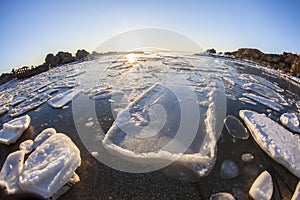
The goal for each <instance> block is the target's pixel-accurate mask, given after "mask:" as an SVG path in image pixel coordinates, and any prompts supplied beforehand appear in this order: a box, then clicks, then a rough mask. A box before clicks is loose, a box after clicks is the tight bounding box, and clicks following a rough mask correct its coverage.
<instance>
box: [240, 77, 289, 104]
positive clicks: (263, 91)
mask: <svg viewBox="0 0 300 200" xmlns="http://www.w3.org/2000/svg"><path fill="white" fill-rule="evenodd" d="M243 88H244V89H246V90H250V91H252V92H255V93H257V94H259V95H261V96H264V97H266V98H268V99H271V100H274V101H275V102H277V103H280V104H281V105H284V106H287V105H289V104H288V102H287V101H286V100H285V99H284V98H283V97H282V96H281V95H280V94H278V93H277V92H276V91H274V90H272V89H270V88H268V87H266V86H263V85H261V84H258V83H246V84H244V85H243Z"/></svg>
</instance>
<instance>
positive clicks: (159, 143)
mask: <svg viewBox="0 0 300 200" xmlns="http://www.w3.org/2000/svg"><path fill="white" fill-rule="evenodd" d="M173 89H175V90H178V91H180V92H181V93H182V94H185V93H186V87H185V86H173ZM191 92H192V90H191ZM218 95H220V94H218V92H217V91H216V89H213V88H207V92H206V95H205V96H207V97H205V98H206V100H207V101H209V106H208V107H207V108H205V109H204V108H203V109H204V110H203V116H201V119H202V120H200V122H198V121H197V122H193V123H197V126H196V127H198V128H199V130H197V128H196V129H195V130H192V129H191V130H189V131H187V130H188V129H189V128H190V125H189V127H186V130H185V131H184V133H185V134H186V133H189V134H193V132H194V131H196V132H194V133H195V134H196V136H195V137H196V138H195V140H192V141H191V143H192V144H191V146H190V147H189V146H187V147H189V148H188V150H187V153H186V154H182V153H181V152H180V151H181V150H180V149H181V148H183V147H182V146H183V144H181V141H180V140H178V139H176V138H174V137H175V136H176V132H177V128H178V127H177V126H174V124H180V123H179V122H178V120H187V119H180V110H179V109H180V107H181V106H185V109H186V110H185V112H188V113H189V114H188V115H189V117H191V116H193V110H195V109H197V107H198V106H199V105H198V104H197V102H195V103H196V104H195V106H197V107H193V105H194V104H193V103H192V101H193V99H192V98H191V97H189V96H188V95H182V96H184V98H183V97H181V98H183V99H177V98H179V97H178V96H177V97H176V96H174V94H173V93H172V92H171V90H170V89H169V87H166V86H165V85H161V84H154V85H153V86H152V87H150V88H149V89H148V90H147V91H145V92H144V93H143V94H141V95H140V96H139V97H137V98H136V99H135V100H134V101H133V102H132V103H130V104H129V106H128V107H126V108H125V109H124V110H123V111H121V112H120V113H119V114H118V116H117V118H116V121H115V122H114V124H113V126H112V127H111V128H110V129H109V131H108V133H107V134H106V135H105V138H104V139H103V144H104V146H105V147H106V148H107V149H108V150H110V151H112V152H114V153H115V154H117V155H120V156H122V157H125V158H126V159H128V160H130V161H132V162H141V163H144V164H152V163H155V162H158V161H159V160H161V161H162V162H164V161H168V160H172V159H174V158H175V159H177V158H178V157H179V158H178V159H177V160H176V162H177V164H179V165H181V166H184V167H186V168H187V169H189V170H191V171H192V172H194V173H195V174H197V176H205V175H207V174H208V173H209V172H210V170H211V169H212V167H213V165H214V162H215V159H216V157H215V156H216V154H215V150H216V146H215V144H216V140H217V139H216V138H218V136H219V134H220V132H219V131H221V130H218V128H220V127H219V126H220V124H218V123H221V122H222V125H223V120H224V117H225V116H223V118H222V117H221V116H222V115H225V112H224V113H222V109H223V107H222V108H220V107H219V106H220V105H221V103H220V102H218V101H220V100H221V99H222V97H223V100H224V101H225V95H223V96H222V97H221V95H220V96H218ZM179 102H180V107H178V106H179ZM223 103H224V102H223ZM218 108H219V110H218V111H219V113H218V116H217V118H218V117H220V119H216V109H218ZM204 113H205V114H204ZM221 118H222V119H221ZM219 120H221V121H219ZM198 123H200V124H198ZM188 124H190V122H189V123H188ZM191 127H193V126H191ZM216 127H218V128H216ZM174 134H175V135H174ZM191 139H194V137H192V136H191ZM193 141H194V142H193ZM169 142H172V144H173V143H174V144H173V146H170V147H171V149H166V148H163V147H164V146H165V145H166V144H168V143H169ZM183 142H184V141H183ZM178 151H179V152H178ZM154 160H156V161H154Z"/></svg>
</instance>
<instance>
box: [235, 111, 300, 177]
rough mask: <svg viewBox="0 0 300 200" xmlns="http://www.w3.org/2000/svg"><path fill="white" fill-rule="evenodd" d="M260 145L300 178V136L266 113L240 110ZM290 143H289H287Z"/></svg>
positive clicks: (241, 115)
mask: <svg viewBox="0 0 300 200" xmlns="http://www.w3.org/2000/svg"><path fill="white" fill-rule="evenodd" d="M239 115H240V117H241V118H242V119H243V120H244V122H245V124H246V125H247V127H248V129H249V130H250V132H251V134H252V136H253V138H254V139H255V141H256V142H257V143H258V145H259V146H260V147H261V148H262V149H263V150H264V151H265V152H266V153H267V154H268V155H269V156H270V157H271V158H273V159H274V160H275V161H277V162H278V163H280V164H282V165H283V166H285V167H286V168H287V169H288V170H290V172H292V173H293V174H295V175H296V176H297V177H299V178H300V156H299V155H300V138H299V136H298V135H294V134H293V133H291V132H290V131H288V130H287V129H285V128H283V127H282V126H281V125H279V124H278V123H277V122H275V121H273V120H271V119H270V118H268V117H267V116H265V115H264V114H259V113H257V112H254V111H249V110H240V112H239ZM287 144H288V145H287Z"/></svg>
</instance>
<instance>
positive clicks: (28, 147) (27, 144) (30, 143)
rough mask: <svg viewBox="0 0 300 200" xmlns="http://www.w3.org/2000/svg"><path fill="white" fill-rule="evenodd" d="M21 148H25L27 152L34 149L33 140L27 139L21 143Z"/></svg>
mask: <svg viewBox="0 0 300 200" xmlns="http://www.w3.org/2000/svg"><path fill="white" fill-rule="evenodd" d="M19 149H20V150H23V151H24V152H25V153H26V154H28V153H30V152H31V151H32V150H33V140H25V141H24V142H22V143H21V144H20V145H19Z"/></svg>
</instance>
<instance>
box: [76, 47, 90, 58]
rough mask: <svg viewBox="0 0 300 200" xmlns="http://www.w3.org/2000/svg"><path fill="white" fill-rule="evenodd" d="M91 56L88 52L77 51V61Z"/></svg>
mask: <svg viewBox="0 0 300 200" xmlns="http://www.w3.org/2000/svg"><path fill="white" fill-rule="evenodd" d="M88 55H89V52H87V51H86V50H84V49H82V50H79V49H78V50H77V52H76V59H84V58H85V57H87V56H88Z"/></svg>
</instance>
